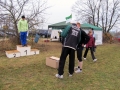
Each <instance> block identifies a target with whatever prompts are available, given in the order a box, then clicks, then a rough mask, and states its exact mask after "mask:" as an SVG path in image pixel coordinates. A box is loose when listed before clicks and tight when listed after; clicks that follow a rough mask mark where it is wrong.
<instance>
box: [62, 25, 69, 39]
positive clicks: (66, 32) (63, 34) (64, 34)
mask: <svg viewBox="0 0 120 90" xmlns="http://www.w3.org/2000/svg"><path fill="white" fill-rule="evenodd" d="M70 28H71V26H70V25H68V26H66V28H65V29H64V30H63V32H62V33H61V36H62V37H63V38H65V37H66V36H67V34H68V32H69V30H70Z"/></svg>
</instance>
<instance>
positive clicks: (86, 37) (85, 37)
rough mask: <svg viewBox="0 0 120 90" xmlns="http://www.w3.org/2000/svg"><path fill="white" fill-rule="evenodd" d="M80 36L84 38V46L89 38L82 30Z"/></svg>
mask: <svg viewBox="0 0 120 90" xmlns="http://www.w3.org/2000/svg"><path fill="white" fill-rule="evenodd" d="M81 34H82V36H83V38H84V42H83V44H84V45H85V44H87V43H88V42H89V40H90V37H89V36H88V35H87V34H86V32H85V31H83V30H81Z"/></svg>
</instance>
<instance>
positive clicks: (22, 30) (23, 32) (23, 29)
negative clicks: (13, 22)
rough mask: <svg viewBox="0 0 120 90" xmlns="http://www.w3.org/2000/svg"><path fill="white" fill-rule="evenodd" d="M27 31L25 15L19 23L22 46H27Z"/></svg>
mask: <svg viewBox="0 0 120 90" xmlns="http://www.w3.org/2000/svg"><path fill="white" fill-rule="evenodd" d="M27 31H28V23H27V20H26V19H25V16H24V15H23V16H22V17H21V19H20V20H19V21H18V32H19V33H20V41H21V45H22V46H23V47H24V46H27Z"/></svg>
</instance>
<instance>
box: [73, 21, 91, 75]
mask: <svg viewBox="0 0 120 90" xmlns="http://www.w3.org/2000/svg"><path fill="white" fill-rule="evenodd" d="M77 27H78V28H80V23H79V22H78V23H77ZM80 31H81V41H80V42H79V44H78V46H77V58H78V66H77V67H75V69H77V70H76V71H75V73H79V72H82V66H83V62H82V51H83V48H84V45H85V44H87V43H88V41H89V40H90V37H89V36H88V35H87V34H86V32H85V31H83V30H82V29H81V28H80Z"/></svg>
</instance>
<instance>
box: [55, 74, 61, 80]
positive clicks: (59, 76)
mask: <svg viewBox="0 0 120 90" xmlns="http://www.w3.org/2000/svg"><path fill="white" fill-rule="evenodd" d="M55 76H56V77H57V78H60V79H62V78H63V75H59V74H56V75H55Z"/></svg>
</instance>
